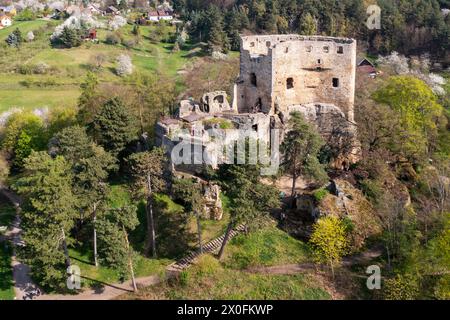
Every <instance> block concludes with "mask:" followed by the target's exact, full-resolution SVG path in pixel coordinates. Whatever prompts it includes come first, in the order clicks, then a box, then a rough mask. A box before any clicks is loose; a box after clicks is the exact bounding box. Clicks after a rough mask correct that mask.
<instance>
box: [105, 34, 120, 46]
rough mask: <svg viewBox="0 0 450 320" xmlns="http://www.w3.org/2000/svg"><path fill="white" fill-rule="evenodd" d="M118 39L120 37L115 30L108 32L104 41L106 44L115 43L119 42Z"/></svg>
mask: <svg viewBox="0 0 450 320" xmlns="http://www.w3.org/2000/svg"><path fill="white" fill-rule="evenodd" d="M120 40H121V39H120V36H119V34H117V33H116V32H109V33H108V34H107V35H106V39H105V42H106V43H107V44H112V45H116V44H118V43H120Z"/></svg>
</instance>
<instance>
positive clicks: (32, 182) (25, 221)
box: [15, 151, 77, 288]
mask: <svg viewBox="0 0 450 320" xmlns="http://www.w3.org/2000/svg"><path fill="white" fill-rule="evenodd" d="M25 170H26V175H24V177H22V178H20V179H19V180H18V181H17V183H16V185H15V186H16V189H17V190H18V192H19V193H20V194H21V195H22V196H24V197H25V203H24V206H23V213H22V228H23V240H24V242H25V243H26V246H25V247H24V249H23V251H22V252H20V255H21V257H23V259H24V261H25V262H26V263H27V264H28V265H30V266H31V272H32V274H33V275H34V276H36V278H38V279H40V281H41V283H42V284H43V285H46V286H49V287H51V288H62V287H63V286H64V285H65V279H66V268H67V267H68V266H69V265H70V257H69V254H68V249H67V245H68V238H67V236H68V235H69V233H70V230H71V229H72V227H73V224H74V219H75V216H76V210H75V208H76V204H77V199H76V197H75V196H74V194H73V193H72V187H71V183H72V178H73V176H72V172H71V168H70V165H69V163H68V162H67V161H66V160H65V159H64V158H63V157H61V156H58V157H56V158H54V159H52V158H51V157H50V156H49V155H48V154H47V153H46V152H43V151H41V152H32V153H31V155H30V156H29V157H28V158H27V159H26V160H25Z"/></svg>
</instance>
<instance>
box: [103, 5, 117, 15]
mask: <svg viewBox="0 0 450 320" xmlns="http://www.w3.org/2000/svg"><path fill="white" fill-rule="evenodd" d="M106 13H107V14H111V15H118V14H120V10H119V9H117V8H116V7H113V6H109V7H108V8H106Z"/></svg>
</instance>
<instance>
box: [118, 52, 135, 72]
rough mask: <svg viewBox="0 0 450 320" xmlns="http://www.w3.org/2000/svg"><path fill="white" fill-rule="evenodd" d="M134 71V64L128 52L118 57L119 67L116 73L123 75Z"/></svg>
mask: <svg viewBox="0 0 450 320" xmlns="http://www.w3.org/2000/svg"><path fill="white" fill-rule="evenodd" d="M132 72H133V64H132V63H131V58H130V56H128V55H126V54H121V55H120V56H118V57H117V67H116V73H117V74H118V75H119V76H121V77H123V76H127V75H129V74H131V73H132Z"/></svg>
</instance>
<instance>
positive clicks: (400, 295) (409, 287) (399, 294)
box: [383, 274, 419, 300]
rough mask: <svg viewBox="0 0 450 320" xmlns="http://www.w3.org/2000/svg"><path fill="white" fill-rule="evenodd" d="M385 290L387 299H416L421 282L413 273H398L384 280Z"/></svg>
mask: <svg viewBox="0 0 450 320" xmlns="http://www.w3.org/2000/svg"><path fill="white" fill-rule="evenodd" d="M383 292H384V298H385V299H386V300H414V299H416V298H417V296H418V294H419V284H418V281H417V278H416V277H414V276H412V275H401V274H397V275H396V276H395V277H394V278H391V279H386V280H385V281H384V290H383Z"/></svg>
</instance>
